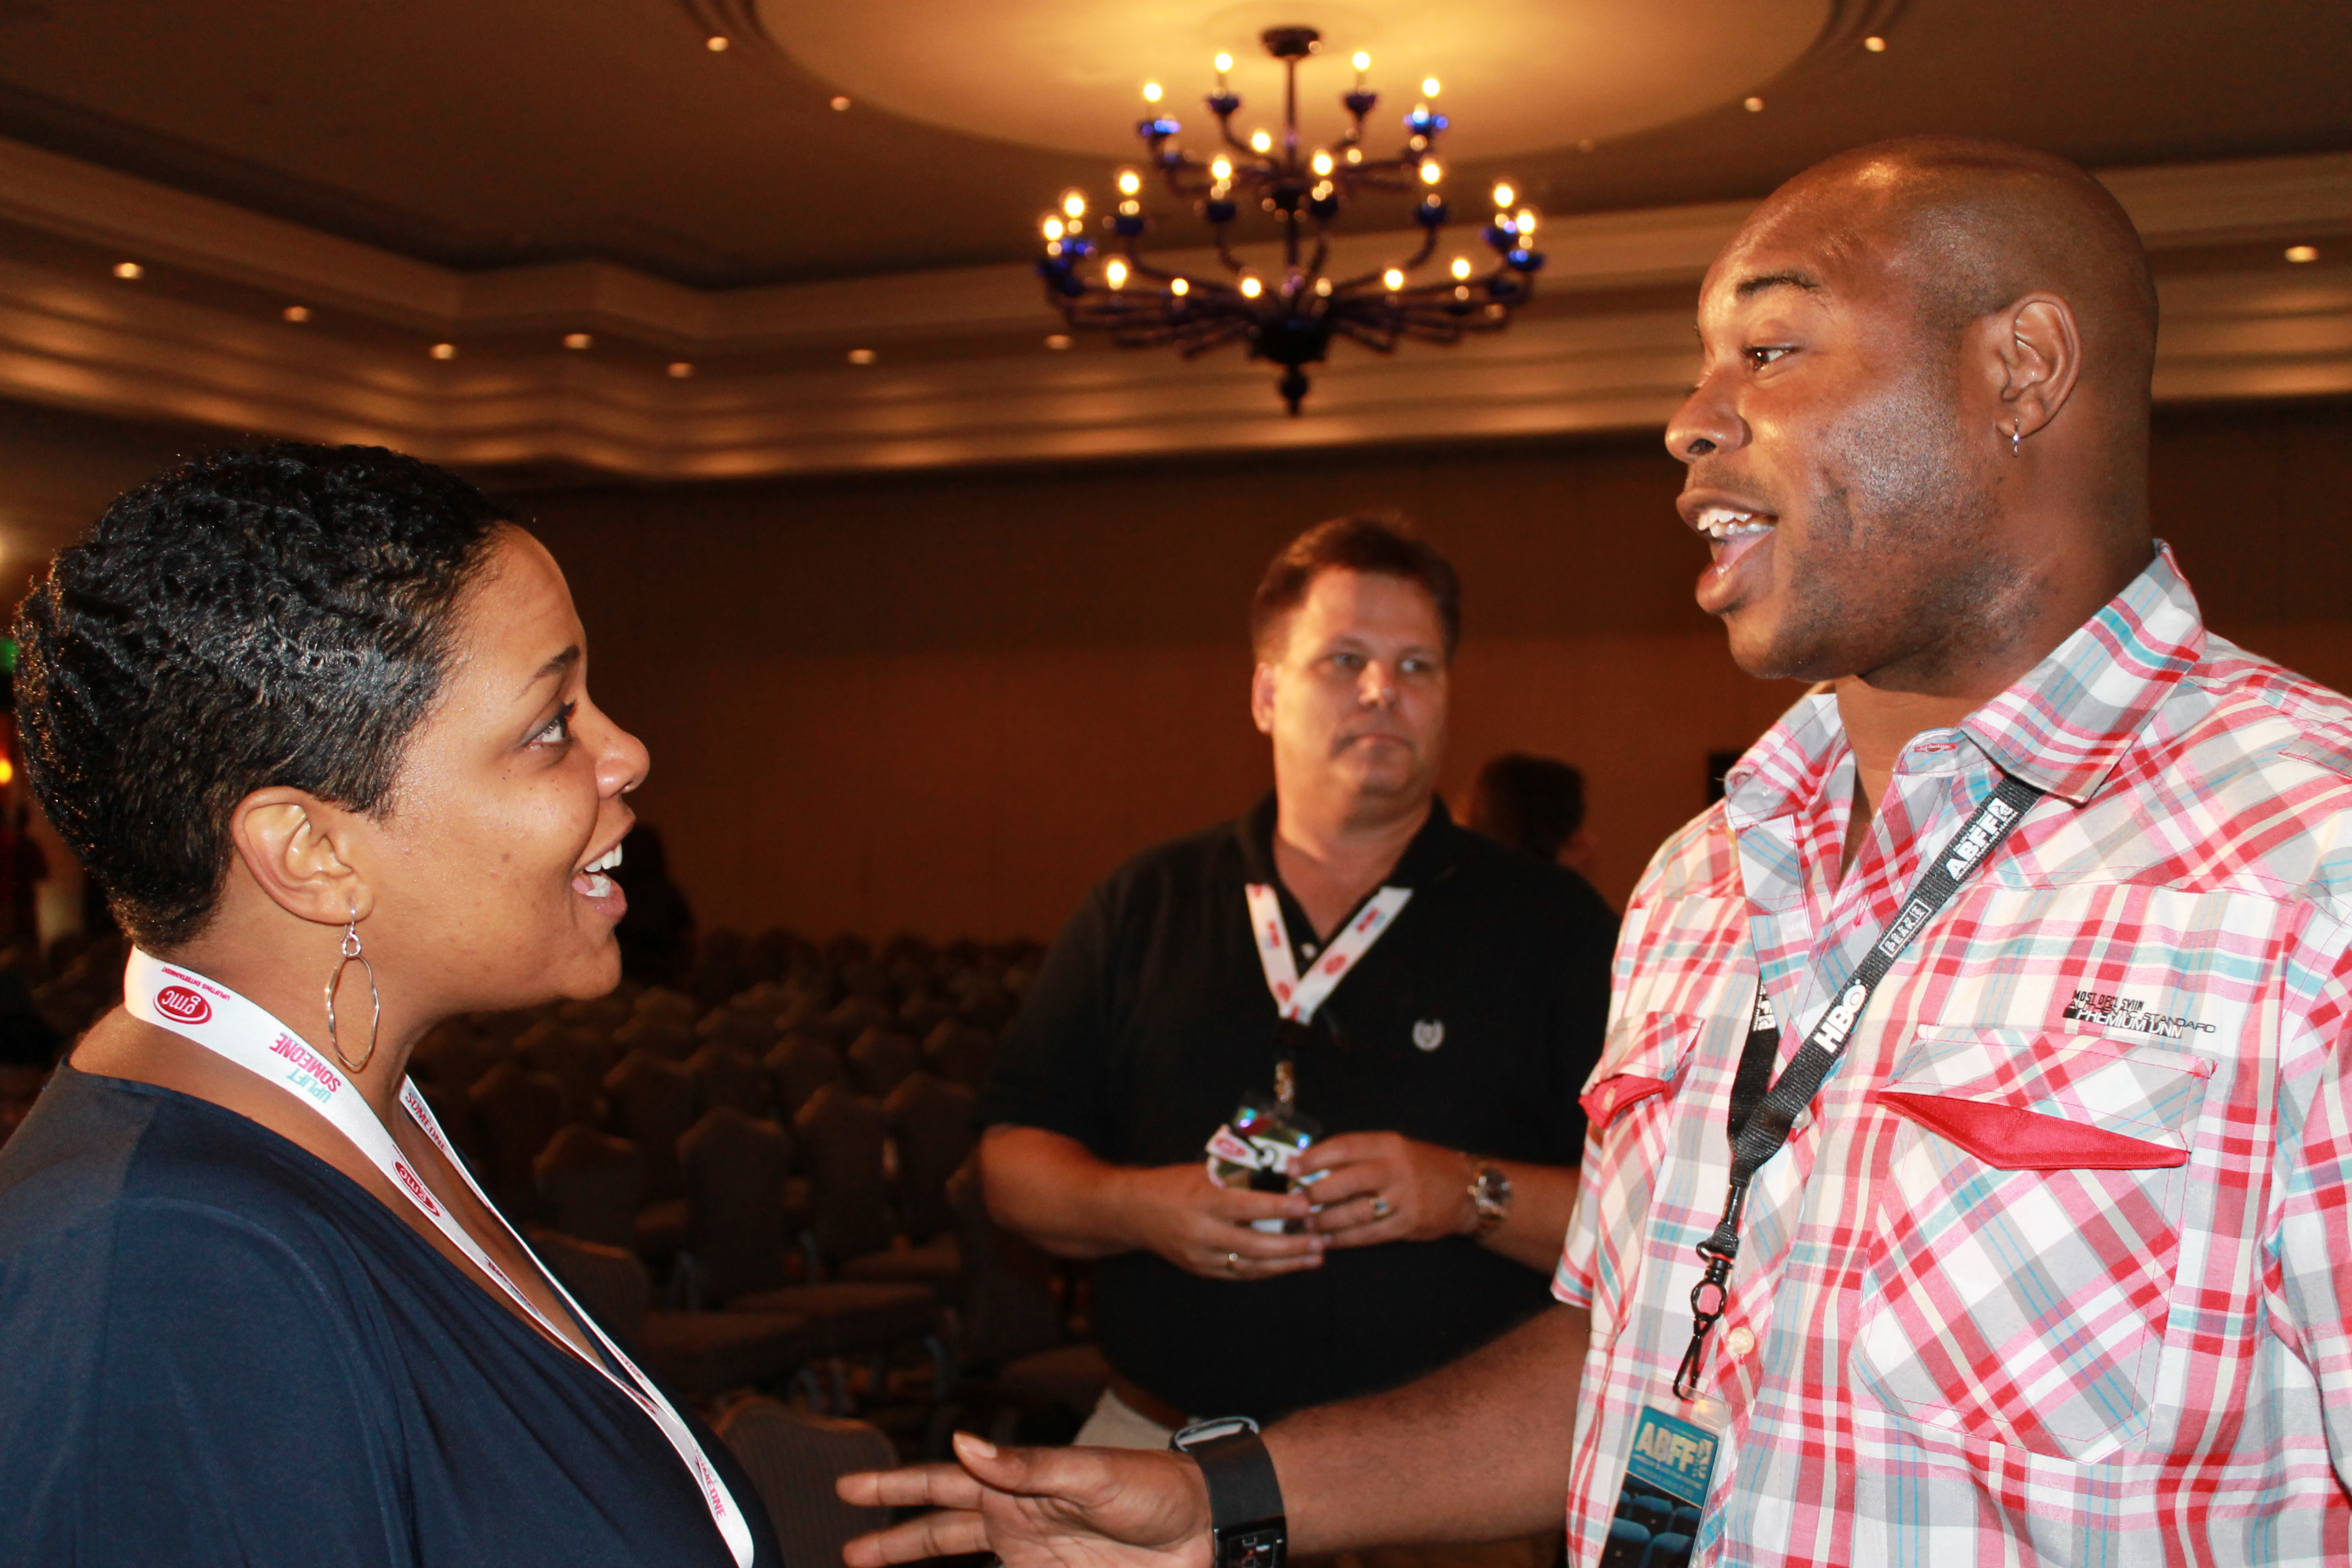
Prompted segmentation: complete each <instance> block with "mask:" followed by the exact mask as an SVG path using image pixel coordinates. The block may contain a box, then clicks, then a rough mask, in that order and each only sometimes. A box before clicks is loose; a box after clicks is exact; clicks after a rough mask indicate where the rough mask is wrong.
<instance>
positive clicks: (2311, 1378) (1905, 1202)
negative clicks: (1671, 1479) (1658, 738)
mask: <svg viewBox="0 0 2352 1568" xmlns="http://www.w3.org/2000/svg"><path fill="white" fill-rule="evenodd" d="M2003 771H2005V772H2008V773H2014V774H2018V775H2020V776H2021V777H2023V778H2024V779H2026V780H2028V781H2030V782H2032V783H2033V784H2040V785H2042V786H2043V787H2044V788H2046V789H2047V790H2048V791H2049V792H2050V793H2049V795H2047V796H2046V797H2045V798H2044V799H2042V801H2041V802H2040V803H2039V804H2038V805H2035V806H2034V807H2033V809H2032V810H2031V811H2030V812H2028V813H2027V815H2026V816H2025V819H2024V821H2023V822H2022V823H2021V825H2020V826H2018V828H2017V829H2016V831H2015V832H2014V833H2013V834H2012V835H2011V837H2010V839H2009V840H2008V842H2006V843H2005V844H2003V845H2002V846H2001V847H2000V849H1999V850H1998V851H1997V852H1996V853H1995V855H1994V857H1993V858H1992V860H1991V862H1990V864H1988V865H1987V866H1985V867H1984V868H1981V869H1980V870H1979V872H1978V873H1977V874H1976V875H1975V876H1974V877H1972V878H1970V879H1969V880H1967V881H1966V882H1964V883H1963V884H1962V886H1961V889H1960V892H1959V894H1958V897H1957V898H1956V899H1955V900H1953V901H1952V903H1951V904H1950V905H1948V906H1947V908H1946V909H1945V910H1944V911H1943V912H1942V913H1941V914H1939V915H1938V916H1937V917H1936V919H1935V920H1934V921H1932V922H1930V923H1929V924H1928V925H1927V927H1926V929H1924V930H1923V931H1920V933H1919V935H1918V936H1917V938H1916V940H1915V941H1914V942H1913V944H1912V946H1911V948H1910V950H1909V951H1908V952H1906V953H1905V955H1904V956H1903V957H1902V958H1901V959H1900V960H1899V961H1898V962H1897V963H1896V964H1895V968H1894V970H1893V971H1892V972H1891V973H1889V974H1888V976H1887V978H1886V980H1885V983H1884V984H1882V985H1881V986H1880V988H1879V990H1878V994H1876V996H1875V997H1874V998H1873V1000H1872V1002H1871V1004H1870V1006H1869V1009H1868V1010H1867V1012H1866V1013H1865V1014H1864V1016H1863V1019H1862V1022H1861V1025H1860V1026H1859V1027H1858V1028H1857V1030H1856V1031H1855V1033H1854V1036H1853V1042H1852V1044H1851V1046H1850V1047H1849V1048H1848V1050H1847V1053H1846V1058H1845V1059H1844V1061H1843V1063H1842V1064H1841V1065H1840V1067H1839V1068H1838V1069H1837V1071H1836V1073H1835V1075H1834V1076H1833V1077H1832V1079H1830V1081H1829V1082H1828V1083H1827V1084H1826V1085H1825V1086H1824V1087H1823V1089H1822V1092H1821V1095H1820V1096H1819V1098H1818V1099H1817V1100H1816V1101H1815V1103H1814V1106H1813V1108H1812V1110H1811V1111H1809V1112H1808V1113H1807V1114H1806V1115H1805V1116H1804V1117H1802V1118H1801V1119H1800V1120H1799V1121H1798V1122H1797V1124H1796V1129H1795V1131H1794V1132H1793V1133H1792V1135H1791V1136H1790V1141H1789V1143H1788V1146H1787V1147H1786V1148H1785V1149H1783V1150H1782V1151H1781V1152H1780V1154H1779V1155H1777V1156H1776V1157H1775V1158H1774V1159H1773V1161H1772V1162H1771V1163H1770V1164H1769V1165H1767V1166H1766V1167H1765V1168H1764V1170H1763V1172H1762V1173H1760V1174H1759V1176H1758V1178H1757V1181H1756V1185H1755V1188H1754V1191H1753V1192H1752V1194H1750V1199H1749V1202H1748V1212H1747V1219H1746V1223H1745V1225H1744V1226H1743V1227H1742V1232H1741V1247H1740V1254H1739V1260H1738V1268H1737V1269H1736V1271H1735V1272H1734V1274H1733V1277H1732V1289H1731V1300H1730V1303H1729V1306H1728V1308H1727V1310H1726V1312H1725V1315H1724V1317H1723V1319H1722V1321H1720V1322H1719V1323H1718V1324H1717V1326H1716V1331H1715V1332H1714V1334H1713V1336H1712V1337H1711V1341H1710V1344H1709V1347H1708V1349H1709V1358H1708V1363H1707V1367H1708V1372H1709V1374H1710V1378H1711V1387H1710V1392H1711V1393H1712V1394H1714V1395H1715V1396H1716V1397H1717V1398H1719V1399H1720V1400H1722V1401H1723V1402H1724V1403H1725V1405H1727V1407H1728V1409H1729V1411H1730V1413H1731V1419H1730V1426H1729V1428H1728V1432H1727V1442H1726V1447H1725V1452H1724V1453H1723V1455H1722V1458H1720V1459H1719V1460H1718V1461H1717V1467H1716V1473H1715V1478H1714V1482H1713V1493H1712V1496H1711V1498H1710V1501H1709V1505H1708V1508H1707V1510H1706V1519H1705V1522H1704V1523H1703V1524H1701V1525H1700V1526H1699V1527H1698V1530H1697V1534H1696V1541H1695V1543H1694V1549H1693V1551H1692V1554H1691V1559H1690V1560H1691V1562H1692V1563H1739V1564H1743V1565H1746V1564H1779V1563H1870V1564H1879V1563H1894V1564H1922V1565H1927V1568H1963V1565H1967V1568H1982V1565H1990V1564H1995V1563H2000V1564H2021V1563H2069V1564H2126V1563H2210V1564H2232V1563H2263V1564H2310V1565H2312V1568H2317V1565H2318V1564H2322V1563H2347V1562H2352V1494H2347V1484H2352V1322H2347V1319H2352V1066H2347V1059H2346V1058H2347V1050H2352V957H2347V930H2348V929H2352V703H2347V700H2346V699H2345V698H2343V697H2341V696H2338V695H2337V694H2336V693H2335V692H2332V691H2329V690H2326V689H2324V688H2321V687H2318V686H2315V685H2313V684H2312V683H2310V682H2309V681H2306V680H2305V679H2302V678H2300V677H2298V676H2295V675H2293V674H2291V673H2289V672H2287V671H2286V670H2284V669H2282V668H2279V667H2278V666H2277V665H2275V664H2272V663H2270V662H2268V661H2267V660H2264V659H2262V658H2256V657H2254V656H2253V655H2252V654H2249V653H2246V652H2244V651H2243V650H2242V649H2240V648H2237V647H2232V646H2231V645H2230V644H2229V643H2227V642H2224V641H2222V640H2221V638H2219V637H2208V636H2207V634H2206V632H2205V629H2204V625H2203V622H2202V619H2201V618H2200V616H2199V614H2198V610H2197V604H2196V600H2195V599H2194V598H2193V597H2192V596H2191V595H2190V593H2189V587H2188V584H2186V583H2185V582H2184V581H2182V579H2181V577H2180V575H2179V572H2178V570H2177V568H2176V567H2175V565H2174V563H2173V561H2172V558H2171V555H2170V552H2168V551H2164V550H2161V549H2159V551H2158V555H2157V558H2156V559H2155V561H2153V562H2152V563H2150V564H2149V566H2148V568H2147V571H2146V572H2144V573H2142V574H2140V575H2139V577H2138V578H2137V579H2136V580H2135V581H2134V582H2133V583H2132V584H2131V585H2130V586H2129V587H2128V588H2126V590H2125V591H2124V593H2123V594H2121V595H2118V596H2117V597H2116V599H2115V600H2114V602H2112V603H2111V604H2109V605H2107V606H2106V607H2105V609H2103V610H2102V611H2100V613H2099V614H2098V615H2097V616H2095V617H2094V618H2093V619H2092V620H2091V621H2090V622H2089V623H2088V624H2087V625H2085V626H2083V627H2082V628H2081V629H2080V630H2079V631H2077V632H2076V633H2075V634H2074V636H2073V637H2069V638H2068V639H2067V640H2066V642H2065V643H2064V644H2063V645H2062V646H2061V647H2059V648H2058V649H2057V651H2056V652H2054V653H2053V654H2052V655H2051V656H2050V657H2049V658H2046V659H2044V660H2043V661H2042V663H2041V664H2040V665H2039V666H2037V667H2036V668H2034V669H2033V671H2032V673H2031V674H2029V675H2028V676H2027V677H2026V678H2025V679H2023V680H2021V681H2020V682H2019V683H2018V684H2017V685H2016V686H2014V687H2012V688H2011V689H2009V690H2008V691H2006V692H2004V693H2002V694H2001V695H2000V697H1999V698H1998V699H1996V700H1993V701H1992V702H1991V703H1990V704H1988V705H1987V706H1986V707H1984V708H1982V709H1980V710H1978V711H1977V712H1976V713H1974V714H1971V715H1970V716H1969V719H1968V720H1967V721H1966V722H1964V723H1962V724H1961V725H1960V726H1959V727H1958V728H1957V729H1951V730H1935V731H1927V733H1924V734H1922V735H1920V736H1918V737H1917V738H1916V739H1915V740H1914V741H1913V742H1911V744H1910V745H1909V746H1908V747H1907V748H1906V750H1905V752H1904V753H1903V756H1902V758H1901V761H1900V762H1899V763H1898V764H1897V766H1896V769H1895V779H1894V783H1893V785H1892V787H1891V788H1890V789H1889V790H1888V791H1887V794H1886V798H1885V801H1884V803H1883V804H1882V805H1881V808H1880V812H1879V816H1878V818H1877V821H1876V823H1875V824H1874V826H1873V827H1872V830H1871V836H1870V839H1869V842H1868V844H1867V845H1866V846H1865V847H1864V848H1863V849H1862V851H1861V853H1860V854H1859V856H1858V857H1857V858H1856V859H1855V862H1854V865H1853V869H1852V871H1851V872H1850V873H1849V874H1848V875H1847V876H1846V878H1845V879H1844V880H1843V883H1840V882H1839V881H1838V880H1837V868H1838V861H1839V858H1840V855H1841V851H1842V847H1843V843H1844V840H1845V832H1846V823H1847V812H1848V805H1849V802H1850V800H1851V798H1852V795H1853V757H1852V754H1851V753H1850V752H1848V751H1847V749H1846V744H1845V740H1844V736H1843V731H1841V729H1840V726H1839V722H1838V712H1837V706H1836V703H1835V701H1834V700H1833V699H1832V698H1831V697H1829V696H1828V695H1826V694H1816V695H1812V696H1808V697H1807V698H1805V699H1804V700H1801V702H1799V703H1798V704H1797V706H1796V707H1795V708H1793V709H1792V710H1790V712H1789V713H1788V715H1787V716H1786V717H1785V718H1784V719H1782V721H1780V723H1779V724H1778V725H1776V726H1775V727H1774V728H1773V730H1772V731H1770V732H1769V734H1767V735H1766V736H1765V737H1764V738H1763V739H1762V740H1761V741H1759V742H1757V744H1756V745H1755V747H1754V748H1753V749H1752V750H1750V751H1749V752H1748V754H1747V755H1746V756H1745V757H1743V758H1742V759H1741V761H1740V763H1739V764H1738V767H1736V768H1735V769H1733V770H1732V773H1731V774H1730V777H1729V779H1728V781H1727V789H1728V794H1727V799H1726V800H1725V801H1724V803H1723V804H1722V805H1718V806H1717V807H1716V808H1714V809H1712V810H1710V811H1708V812H1707V813H1706V815H1705V816H1701V817H1699V818H1698V819H1697V820H1696V822H1694V823H1692V824H1691V825H1690V826H1688V827H1686V828H1685V829H1684V830H1683V831H1682V832H1681V833H1680V834H1678V835H1676V836H1675V837H1674V838H1673V839H1671V840H1669V841H1668V842H1667V844H1666V845H1665V847H1664V848H1662V849H1661V850H1660V851H1659V852H1658V855H1657V858H1656V859H1654V861H1653V862H1652V863H1651V866H1650V868H1649V871H1648V873H1647V874H1646V875H1645V876H1644V877H1643V880H1642V884H1641V887H1640V888H1639V889H1638V890H1637V891H1636V892H1635V894H1634V896H1633V906H1632V908H1631V909H1629V910H1627V911H1626V916H1625V924H1624V933H1623V936H1622V939H1621V942H1620V945H1619V948H1618V953H1617V969H1616V996H1615V1002H1614V1006H1613V1011H1612V1021H1611V1026H1610V1036H1609V1041H1608V1045H1607V1047H1606V1049H1605V1051H1604V1053H1603V1056H1602V1058H1601V1066H1600V1068H1598V1070H1597V1071H1596V1072H1595V1074H1594V1076H1593V1079H1592V1085H1591V1090H1590V1092H1589V1094H1588V1095H1587V1098H1586V1103H1587V1106H1588V1108H1589V1109H1590V1110H1591V1112H1592V1125H1593V1132H1592V1141H1591V1147H1590V1149H1589V1150H1588V1151H1587V1152H1586V1157H1585V1162H1584V1173H1585V1175H1584V1180H1585V1186H1584V1191H1583V1195H1582V1198H1581V1200H1580V1206H1579V1208H1578V1211H1577V1215H1576V1219H1575V1222H1574V1224H1573V1225H1572V1226H1570V1231H1569V1237H1568V1246H1567V1250H1566V1252H1565V1255H1564V1256H1563V1258H1562V1259H1561V1263H1560V1268H1559V1276H1558V1279H1557V1280H1556V1282H1555V1290H1556V1293H1557V1294H1558V1295H1559V1298H1560V1300H1564V1301H1568V1302H1570V1303H1574V1304H1580V1305H1589V1306H1590V1308H1591V1314H1592V1349H1591V1357H1590V1359H1589V1360H1588V1362H1587V1363H1586V1365H1585V1372H1584V1390H1585V1394H1584V1397H1583V1399H1582V1400H1581V1401H1580V1414H1579V1416H1578V1421H1577V1433H1576V1454H1575V1463H1574V1470H1573V1479H1572V1480H1571V1483H1570V1494H1569V1514H1568V1530H1569V1539H1570V1558H1571V1561H1573V1562H1576V1563H1585V1564H1590V1563H1595V1562H1596V1561H1598V1560H1599V1558H1600V1557H1601V1552H1602V1550H1603V1548H1604V1545H1605V1544H1606V1542H1607V1540H1608V1535H1609V1529H1610V1511H1611V1509H1612V1505H1613V1504H1614V1502H1615V1500H1616V1497H1617V1492H1618V1486H1619V1481H1620V1478H1621V1477H1622V1474H1623V1472H1624V1468H1625V1459H1626V1449H1627V1446H1628V1444H1629V1442H1630V1439H1631V1436H1632V1432H1633V1424H1634V1422H1635V1419H1636V1417H1637V1415H1638V1412H1639V1409H1640V1406H1641V1405H1642V1404H1643V1401H1644V1400H1645V1399H1651V1398H1656V1399H1659V1400H1661V1401H1663V1402H1664V1403H1665V1405H1666V1406H1667V1407H1668V1408H1672V1407H1673V1400H1672V1395H1671V1394H1668V1393H1667V1392H1666V1388H1667V1384H1669V1383H1670V1381H1671V1379H1672V1377H1673V1373H1674V1370H1675V1363H1676V1362H1677V1361H1678V1360H1679V1359H1680V1358H1681V1355H1682V1352H1683V1349H1684V1347H1685V1345H1686V1344H1687V1343H1688V1342H1689V1340H1690V1332H1691V1312H1690V1305H1689V1297H1690V1290H1691V1287H1692V1286H1693V1285H1695V1284H1696V1283H1697V1282H1698V1279H1699V1275H1700V1263H1699V1259H1698V1257H1697V1255H1696V1252H1695V1251H1694V1250H1693V1249H1694V1248H1695V1247H1696V1246H1697V1245H1698V1243H1699V1241H1700V1240H1701V1239H1702V1238H1703V1237H1706V1235H1707V1233H1708V1232H1709V1231H1711V1230H1712V1229H1713V1228H1714V1226H1715V1224H1716V1221H1717V1217H1718V1216H1719V1215H1720V1214H1721V1212H1722V1207H1723V1198H1724V1185H1725V1179H1726V1174H1727V1170H1728V1168H1729V1150H1728V1145H1727V1142H1726V1140H1725V1133H1724V1115H1725V1108H1726V1104H1727V1100H1728V1098H1729V1092H1730V1087H1731V1079H1732V1075H1733V1072H1734V1069H1735V1068H1736V1066H1737V1064H1738V1058H1739V1051H1740V1047H1741V1045H1742V1044H1743V1043H1744V1041H1745V1039H1746V1036H1747V1030H1748V1014H1749V1009H1750V1005H1751V1003H1752V1001H1753V998H1754V994H1755V989H1756V984H1757V976H1758V970H1759V962H1760V964H1761V968H1762V973H1763V978H1764V982H1765V984H1766V985H1767V986H1768V988H1769V993H1770V995H1771V999H1772V1002H1773V1005H1774V1006H1775V1007H1776V1008H1777V1009H1778V1010H1779V1014H1780V1020H1781V1023H1782V1026H1783V1049H1782V1056H1781V1060H1782V1062H1783V1063H1785V1062H1786V1060H1787V1059H1788V1058H1789V1057H1790V1056H1792V1055H1793V1054H1794V1052H1795V1047H1796V1045H1797V1044H1798V1043H1799V1042H1800V1041H1801V1039H1802V1038H1803V1037H1804V1035H1805V1032H1806V1031H1807V1030H1808V1029H1810V1028H1811V1026H1812V1024H1813V1023H1814V1021H1815V1020H1816V1019H1817V1018H1818V1017H1819V1016H1821V1015H1822V1012H1823V1011H1824V1010H1825V1009H1826V1007H1827V1006H1828V1005H1829V1003H1830V1001H1831V1000H1832V997H1833V996H1834V995H1835V994H1836V993H1837V991H1838V989H1839V987H1840V986H1841V985H1842V984H1843V979H1844V976H1845V975H1846V974H1847V973H1849V972H1851V971H1852V969H1853V967H1854V965H1855V964H1856V963H1859V961H1860V958H1861V954H1862V952H1864V950H1865V949H1866V947H1867V944H1868V943H1869V942H1872V941H1873V940H1874V939H1875V938H1876V937H1877V935H1878V933H1879V932H1880V931H1882V930H1883V929H1884V928H1885V926H1886V924H1887V923H1888V921H1890V920H1891V919H1892V918H1893V917H1894V915H1895V912H1896V910H1897V907H1898V904H1899V902H1900V900H1901V899H1902V896H1903V894H1904V893H1905V892H1906V890H1907V889H1909V888H1910V887H1911V885H1912V884H1913V882H1914V881H1915V880H1916V879H1917V877H1918V875H1919V873H1920V869H1921V864H1920V863H1921V858H1922V857H1923V856H1924V855H1925V854H1927V853H1930V852H1933V851H1934V850H1936V849H1938V848H1940V847H1942V845H1943V844H1944V843H1945V842H1946V841H1947V840H1948V838H1949V837H1951V836H1952V834H1953V833H1954V832H1956V831H1957V830H1958V826H1959V825H1960V823H1961V822H1962V821H1963V820H1964V819H1965V817H1966V816H1967V815H1968V813H1969V810H1970V809H1971V808H1972V807H1973V806H1974V805H1975V804H1976V803H1977V802H1979V801H1980V800H1981V799H1983V798H1984V796H1985V795H1988V794H1990V792H1991V790H1992V788H1993V787H1994V785H1995V784H1998V782H1999V779H2000V772H2003Z"/></svg>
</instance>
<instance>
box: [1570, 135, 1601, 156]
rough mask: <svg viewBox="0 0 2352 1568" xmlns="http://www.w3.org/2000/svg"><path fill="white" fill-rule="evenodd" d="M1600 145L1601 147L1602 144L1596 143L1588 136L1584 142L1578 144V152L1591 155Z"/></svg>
mask: <svg viewBox="0 0 2352 1568" xmlns="http://www.w3.org/2000/svg"><path fill="white" fill-rule="evenodd" d="M1599 145H1601V143H1600V142H1595V141H1594V140H1593V139H1592V138H1591V137H1590V136H1588V137H1586V138H1585V139H1584V140H1583V141H1581V142H1578V143H1577V144H1576V150H1577V151H1578V152H1580V153H1590V152H1591V151H1592V150H1593V149H1594V148H1595V147H1598V146H1599Z"/></svg>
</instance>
